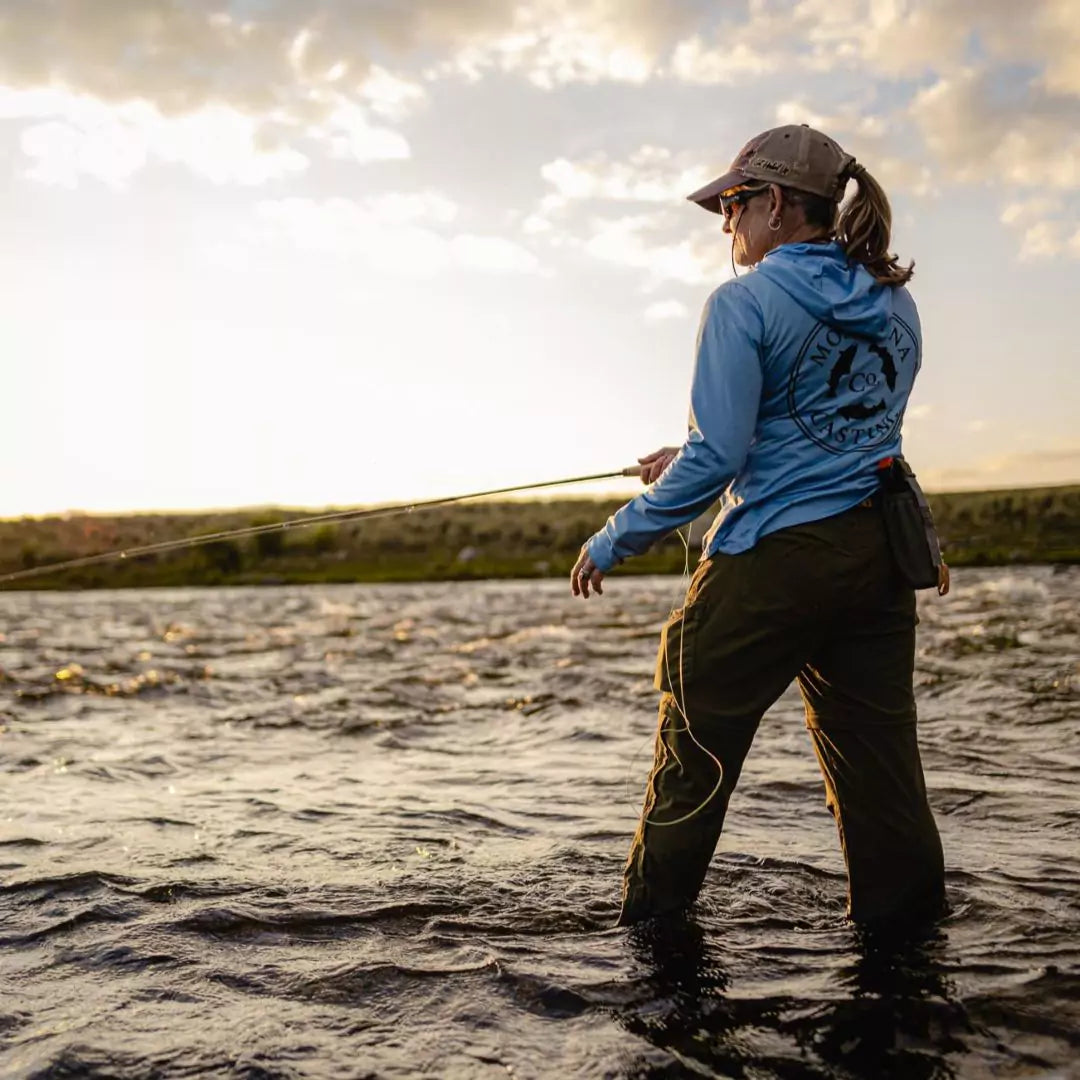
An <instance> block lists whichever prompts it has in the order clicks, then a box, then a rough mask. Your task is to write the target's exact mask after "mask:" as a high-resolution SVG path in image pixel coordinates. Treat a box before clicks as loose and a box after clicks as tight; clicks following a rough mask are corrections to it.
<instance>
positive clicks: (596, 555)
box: [585, 531, 622, 574]
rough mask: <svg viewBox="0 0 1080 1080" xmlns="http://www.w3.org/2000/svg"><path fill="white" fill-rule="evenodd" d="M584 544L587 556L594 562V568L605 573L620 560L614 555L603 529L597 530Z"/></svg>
mask: <svg viewBox="0 0 1080 1080" xmlns="http://www.w3.org/2000/svg"><path fill="white" fill-rule="evenodd" d="M585 546H586V548H587V549H588V551H589V558H590V559H592V561H593V562H594V563H595V564H596V568H597V569H598V570H600V571H601V572H603V573H605V574H606V573H607V572H608V571H609V570H610V569H611V568H612V567H613V566H618V565H619V563H620V562H621V561H622V560H621V559H619V558H617V557H616V555H615V551H614V549H613V548H612V546H611V540H610V539H609V538H608V535H607V533H606V532H604V531H601V532H598V533H597V534H596V535H595V536H593V537H592V538H591V539H590V540H589V541H588V543H587V544H586V545H585Z"/></svg>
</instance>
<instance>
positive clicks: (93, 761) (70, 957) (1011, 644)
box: [0, 568, 1080, 1080]
mask: <svg viewBox="0 0 1080 1080" xmlns="http://www.w3.org/2000/svg"><path fill="white" fill-rule="evenodd" d="M956 579H957V580H956V583H955V588H954V592H953V595H952V596H950V597H949V598H948V599H947V600H945V601H942V600H940V599H938V598H936V597H930V598H927V599H925V601H922V600H921V601H920V614H921V617H922V624H921V626H920V638H919V656H918V670H917V685H918V698H919V709H920V720H921V731H922V741H923V748H924V763H925V765H926V769H927V776H928V785H929V790H930V798H931V802H932V804H933V806H934V809H935V812H936V814H937V818H938V823H939V826H940V829H941V833H942V839H943V842H944V845H945V855H946V864H947V868H948V891H949V900H950V903H951V907H952V910H951V914H950V915H949V916H948V917H947V918H946V919H945V920H944V921H943V922H942V924H941V925H940V927H938V928H937V929H936V930H935V931H934V932H932V933H930V934H928V935H926V936H925V937H923V938H921V939H919V940H913V941H907V942H891V943H883V942H868V941H865V940H863V939H861V938H860V937H859V936H858V935H857V934H856V932H855V931H854V930H853V929H852V928H851V927H850V926H849V924H847V922H846V921H845V919H844V913H843V905H844V878H843V868H842V863H841V859H840V853H839V845H838V843H837V839H836V835H835V828H834V826H833V823H832V819H831V817H830V816H829V814H828V812H827V811H826V809H825V805H824V791H823V787H822V783H821V780H820V777H819V774H818V772H817V766H816V764H815V761H814V757H813V754H812V751H811V749H810V744H809V741H808V739H807V736H806V732H805V730H804V728H803V722H802V715H801V706H800V703H799V699H798V695H797V693H796V692H795V691H793V690H792V691H789V692H788V693H787V694H786V695H785V696H784V697H783V698H782V699H781V700H780V702H778V703H777V705H776V706H775V707H774V708H773V710H772V711H771V712H770V713H769V714H768V716H767V717H766V718H765V721H764V722H763V724H762V727H761V730H760V733H759V735H758V739H757V742H756V744H755V746H754V748H753V750H752V751H751V755H750V758H749V761H748V763H747V767H746V769H745V771H744V773H743V778H742V780H741V783H740V786H739V789H738V790H737V792H736V794H735V796H734V798H733V800H732V804H731V809H730V812H729V814H728V827H727V830H726V832H725V835H724V837H723V839H722V841H721V845H720V849H719V851H718V853H717V856H716V858H715V859H714V862H713V866H712V869H711V871H710V875H709V878H708V880H707V882H706V886H705V890H704V892H703V895H702V899H701V902H700V904H699V907H698V909H697V914H696V918H695V919H694V920H693V921H692V922H691V923H689V924H687V925H684V926H682V927H673V928H668V929H665V930H663V931H654V932H639V931H635V932H630V931H625V930H619V929H613V922H614V919H615V916H616V914H617V896H618V887H619V878H620V873H621V868H622V862H623V859H624V857H625V854H626V849H627V845H628V843H629V839H630V835H631V833H632V831H633V828H634V824H635V820H636V816H637V810H638V806H639V802H640V799H641V795H642V791H643V787H644V781H645V777H646V773H647V771H648V767H649V763H650V756H651V743H652V735H653V728H654V724H655V706H656V697H655V693H654V691H653V689H652V684H651V674H652V665H653V659H654V655H655V648H656V641H657V631H658V628H659V625H660V623H661V621H662V620H663V618H664V616H665V615H666V614H667V612H668V611H669V609H670V608H671V607H672V606H674V605H675V604H677V603H678V602H679V599H680V592H681V583H680V581H679V579H677V578H659V577H656V578H619V577H618V576H615V577H612V578H611V579H609V581H608V583H607V584H608V588H607V591H606V593H605V595H604V596H603V597H602V598H593V599H591V600H589V601H588V602H587V603H582V602H581V601H577V602H574V601H572V600H571V598H570V596H569V593H568V588H567V586H566V585H565V584H564V583H563V582H561V581H544V582H484V583H460V584H440V585H398V586H388V585H383V586H370V585H355V586H334V587H322V586H315V587H296V588H291V587H282V588H262V589H220V590H196V589H191V590H144V591H133V592H84V593H66V594H65V593H45V594H35V593H30V592H27V593H8V594H3V595H0V618H2V622H0V630H2V633H3V639H2V641H0V724H2V725H3V727H2V734H0V770H2V785H0V943H2V948H0V1076H3V1077H19V1078H31V1077H34V1078H38V1077H56V1078H59V1077H64V1078H68V1077H102V1078H103V1077H110V1078H113V1077H118V1078H131V1080H146V1078H156V1077H170V1078H171V1077H201V1076H221V1077H250V1078H270V1077H274V1078H279V1077H280V1078H293V1077H318V1078H342V1080H344V1078H350V1080H352V1078H365V1077H418V1076H425V1077H427V1076H430V1077H447V1078H453V1077H469V1078H471V1077H477V1078H487V1077H492V1078H497V1077H503V1078H505V1077H517V1078H522V1080H524V1078H528V1077H626V1078H630V1077H679V1076H725V1077H747V1078H754V1080H761V1078H768V1077H784V1078H798V1080H805V1078H811V1077H851V1078H854V1077H859V1078H862V1077H866V1078H873V1080H878V1078H887V1077H902V1078H905V1080H906V1078H923V1077H925V1078H929V1077H1042V1078H1050V1077H1054V1078H1058V1077H1068V1076H1080V1071H1074V1062H1075V1061H1077V1060H1078V1059H1080V1033H1078V1029H1080V824H1078V822H1080V812H1078V800H1077V794H1076V793H1077V781H1078V779H1080V738H1078V736H1080V673H1078V665H1077V661H1078V656H1080V571H1078V570H1076V569H1073V570H1066V571H1064V572H1058V573H1054V572H1053V571H1052V570H1051V569H1049V568H1021V569H1009V570H969V571H960V572H959V573H957V575H956Z"/></svg>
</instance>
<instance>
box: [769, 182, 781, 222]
mask: <svg viewBox="0 0 1080 1080" xmlns="http://www.w3.org/2000/svg"><path fill="white" fill-rule="evenodd" d="M783 212H784V189H783V188H782V187H781V186H780V185H779V184H770V185H769V217H771V218H778V217H780V215H781V214H783Z"/></svg>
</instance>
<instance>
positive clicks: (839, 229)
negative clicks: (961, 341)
mask: <svg viewBox="0 0 1080 1080" xmlns="http://www.w3.org/2000/svg"><path fill="white" fill-rule="evenodd" d="M851 178H852V179H853V180H854V181H855V182H856V183H857V184H858V185H859V189H858V191H857V192H856V193H855V197H854V198H853V199H852V200H851V201H850V202H849V203H848V204H847V205H846V206H844V207H843V208H842V209H841V210H840V216H839V218H838V219H837V222H836V239H837V242H838V243H839V244H840V246H841V247H842V248H843V249H844V251H846V252H847V257H848V258H849V259H850V260H851V261H852V262H857V263H862V265H863V266H865V267H866V269H867V270H869V271H870V273H871V274H873V275H874V277H875V278H876V279H877V280H878V281H880V282H881V283H882V284H883V285H906V284H907V283H908V282H909V281H910V280H911V276H912V274H914V272H915V263H914V261H912V262H910V263H908V265H907V266H901V265H900V259H899V258H898V257H897V256H896V255H894V254H891V253H890V252H889V240H890V234H891V231H892V207H891V206H890V205H889V198H888V196H887V195H886V194H885V191H884V189H883V188H882V186H881V185H880V184H879V183H878V182H877V181H876V180H875V179H874V178H873V177H872V176H871V175H870V174H869V173H868V172H867V171H866V169H865V168H864V167H863V166H862V165H855V166H854V167H853V168H852V170H851Z"/></svg>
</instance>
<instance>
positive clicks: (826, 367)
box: [787, 315, 919, 454]
mask: <svg viewBox="0 0 1080 1080" xmlns="http://www.w3.org/2000/svg"><path fill="white" fill-rule="evenodd" d="M918 368H919V349H918V345H917V342H916V338H915V335H914V333H912V330H911V327H909V326H908V325H907V323H905V322H904V321H903V319H901V318H900V317H899V316H897V315H894V316H893V317H892V320H891V325H890V327H889V332H888V334H887V335H886V337H885V338H884V339H881V340H878V341H869V340H867V339H865V338H857V337H855V336H853V335H850V334H844V333H842V332H841V331H839V330H837V329H836V327H833V326H828V325H827V324H825V323H818V324H817V326H815V327H814V329H813V331H811V333H810V335H809V337H808V338H807V339H806V341H805V342H804V343H803V347H802V349H800V350H799V355H798V358H797V359H796V361H795V367H794V368H793V369H792V372H791V378H790V380H789V382H788V395H787V401H788V412H789V414H790V415H791V418H792V419H793V420H794V421H795V423H797V424H798V425H799V427H800V428H801V429H802V430H803V432H804V433H805V434H806V435H808V436H809V437H810V438H811V439H813V440H814V442H815V443H817V444H818V446H820V447H822V448H823V449H825V450H828V451H830V452H831V453H835V454H839V453H844V452H849V451H852V450H856V451H861V450H865V451H870V450H875V449H876V448H877V447H879V446H882V445H883V444H885V443H887V442H889V441H890V440H891V439H892V438H893V437H894V436H895V435H896V433H897V431H898V430H899V428H900V423H901V421H902V420H903V418H904V406H905V405H906V404H907V397H908V394H909V393H910V392H911V386H912V383H913V382H914V380H915V373H916V372H917V371H918Z"/></svg>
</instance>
